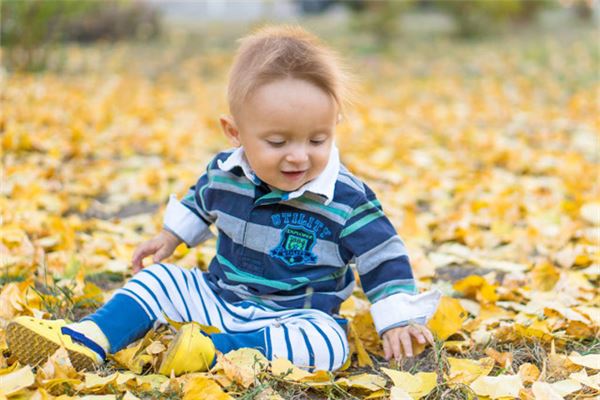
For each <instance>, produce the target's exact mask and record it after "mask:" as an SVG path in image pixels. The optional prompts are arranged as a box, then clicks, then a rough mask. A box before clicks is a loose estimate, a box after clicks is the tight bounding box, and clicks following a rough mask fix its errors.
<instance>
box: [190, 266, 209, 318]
mask: <svg viewBox="0 0 600 400" xmlns="http://www.w3.org/2000/svg"><path fill="white" fill-rule="evenodd" d="M192 279H193V280H194V285H195V286H196V290H197V291H198V296H200V302H201V303H202V308H203V309H204V315H205V316H206V323H207V324H208V325H212V322H211V320H210V315H209V314H208V310H207V309H206V304H205V303H204V296H203V295H202V292H201V291H200V287H199V286H198V281H197V280H196V274H195V273H194V272H192Z"/></svg>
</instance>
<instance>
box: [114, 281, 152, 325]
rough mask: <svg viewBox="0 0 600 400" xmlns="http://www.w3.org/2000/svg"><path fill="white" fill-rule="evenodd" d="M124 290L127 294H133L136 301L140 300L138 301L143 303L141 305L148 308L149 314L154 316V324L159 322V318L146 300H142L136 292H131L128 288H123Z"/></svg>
mask: <svg viewBox="0 0 600 400" xmlns="http://www.w3.org/2000/svg"><path fill="white" fill-rule="evenodd" d="M123 290H124V291H126V292H127V293H131V295H133V296H134V297H135V298H136V299H138V300H139V301H140V302H141V303H142V304H143V305H144V306H145V307H146V309H147V310H148V312H149V313H150V314H151V315H152V321H153V322H154V321H156V320H157V318H156V314H154V311H152V307H150V306H149V305H148V303H146V302H145V301H144V299H142V298H141V297H140V295H138V294H137V293H136V292H134V291H133V290H131V289H128V288H123ZM157 303H158V302H157Z"/></svg>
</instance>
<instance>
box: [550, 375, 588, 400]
mask: <svg viewBox="0 0 600 400" xmlns="http://www.w3.org/2000/svg"><path fill="white" fill-rule="evenodd" d="M550 386H552V388H553V389H554V390H555V391H556V392H558V394H560V395H561V396H563V397H564V396H566V395H569V394H571V393H574V392H576V391H578V390H580V389H581V383H579V382H577V381H575V380H573V379H564V380H562V381H558V382H553V383H551V384H550Z"/></svg>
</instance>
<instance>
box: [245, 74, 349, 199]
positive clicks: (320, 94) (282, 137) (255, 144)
mask: <svg viewBox="0 0 600 400" xmlns="http://www.w3.org/2000/svg"><path fill="white" fill-rule="evenodd" d="M238 114H239V115H236V119H235V122H236V124H237V128H238V129H239V135H238V138H239V144H241V145H242V146H243V147H244V152H245V154H246V157H247V159H248V162H249V164H250V166H251V167H252V169H253V170H254V172H255V173H256V175H257V176H258V177H259V178H260V179H261V180H262V181H264V182H266V183H267V184H269V185H271V186H273V187H275V188H277V189H280V190H283V191H293V190H296V189H298V188H299V187H300V186H302V185H304V184H305V183H306V182H309V181H311V180H313V179H315V178H316V177H317V176H319V174H320V173H321V172H323V170H324V169H325V167H326V166H327V162H328V161H329V155H330V153H331V146H332V143H333V139H334V133H335V126H336V122H337V115H338V110H337V105H336V102H335V101H334V99H333V98H332V96H331V95H329V94H328V93H327V92H325V91H324V90H322V89H320V88H319V87H318V86H315V85H313V84H312V83H309V82H307V81H304V80H299V79H291V78H290V79H284V80H278V81H274V82H270V83H268V84H265V85H263V86H261V87H259V88H258V89H256V90H255V91H254V92H253V94H252V95H251V96H250V98H249V99H248V101H247V102H246V103H244V105H243V107H242V109H241V110H240V112H239V113H238Z"/></svg>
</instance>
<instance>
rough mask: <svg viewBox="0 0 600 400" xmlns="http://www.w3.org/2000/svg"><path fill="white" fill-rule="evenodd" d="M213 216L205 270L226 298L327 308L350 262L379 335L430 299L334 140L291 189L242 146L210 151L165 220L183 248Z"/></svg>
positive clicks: (333, 305) (427, 309)
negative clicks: (320, 166) (313, 174)
mask: <svg viewBox="0 0 600 400" xmlns="http://www.w3.org/2000/svg"><path fill="white" fill-rule="evenodd" d="M212 224H214V225H215V226H216V229H217V231H218V235H217V248H216V250H217V253H216V256H215V257H214V258H213V259H212V261H211V262H210V265H209V267H208V272H207V273H206V274H207V275H206V278H207V281H208V282H209V284H210V286H211V288H212V289H213V290H214V292H215V293H217V295H219V296H221V297H222V298H223V299H224V300H226V301H229V302H232V303H233V302H238V301H242V300H252V301H255V302H257V303H259V304H261V305H264V306H267V307H270V308H272V309H275V310H280V309H289V308H312V309H318V310H321V311H324V312H325V313H327V314H330V315H332V314H336V313H337V312H338V310H339V307H340V304H341V303H342V301H344V300H345V299H346V298H348V297H349V296H350V295H351V294H352V291H353V289H354V286H355V274H354V273H353V270H352V269H351V268H350V264H351V263H352V264H355V266H356V271H357V273H358V275H359V276H360V282H361V286H362V288H363V290H364V292H365V293H366V295H367V297H368V299H369V300H370V301H371V302H372V303H373V306H372V307H371V313H372V314H373V319H374V322H375V325H376V328H377V330H378V332H379V333H380V334H381V333H383V332H384V331H385V330H387V329H390V328H392V327H396V326H402V325H406V324H407V323H409V322H410V321H417V322H420V323H422V322H424V320H425V319H426V318H428V317H429V316H431V314H433V312H434V311H435V308H436V306H437V302H438V300H439V294H438V293H436V292H427V293H422V294H420V295H419V294H417V289H416V286H415V281H414V278H413V274H412V270H411V267H410V263H409V259H408V255H407V252H406V248H405V246H404V243H403V242H402V240H401V239H400V237H399V236H398V235H397V233H396V231H395V229H394V227H393V226H392V224H391V222H390V221H389V219H388V218H387V217H386V216H385V214H384V213H383V209H382V206H381V203H380V202H379V200H377V198H376V196H375V193H373V191H372V190H371V189H370V188H369V187H368V186H367V185H366V184H365V183H364V182H362V181H361V180H360V179H358V178H356V177H355V176H354V175H352V174H351V173H350V172H349V171H348V170H347V169H346V168H345V167H344V166H343V165H342V164H341V163H340V160H339V154H338V150H337V148H336V147H335V146H332V152H331V155H330V158H329V161H328V164H327V166H326V168H325V170H324V171H323V172H322V173H321V175H320V176H319V177H317V178H316V179H314V180H313V181H311V182H308V183H306V184H305V185H304V186H302V187H301V188H300V189H298V190H296V191H294V192H284V191H280V190H278V189H275V188H272V187H269V186H268V185H267V184H266V183H264V182H262V181H261V180H260V179H259V178H258V177H257V176H256V175H255V174H254V172H253V171H252V169H251V167H250V165H249V164H248V162H247V160H246V158H245V156H244V152H243V148H241V147H240V148H237V149H235V150H229V151H225V152H222V153H219V154H217V156H216V157H215V158H214V159H213V160H212V161H211V162H210V163H209V165H208V167H207V170H206V173H205V174H203V175H202V176H201V177H200V179H199V180H198V181H197V183H196V184H195V185H194V186H192V187H191V188H190V190H189V191H188V193H187V194H186V195H185V197H184V198H183V199H181V200H178V199H177V198H176V197H175V196H174V195H171V198H170V200H169V204H168V205H167V210H166V213H165V219H164V228H165V229H167V230H168V231H170V232H172V233H173V234H175V235H176V236H178V237H179V238H180V239H181V240H183V241H184V242H185V243H186V244H187V245H188V246H190V247H192V246H195V245H197V244H199V243H201V242H203V241H204V240H207V239H208V238H210V237H212V236H213V235H212V233H211V231H210V229H209V226H210V225H212Z"/></svg>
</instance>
